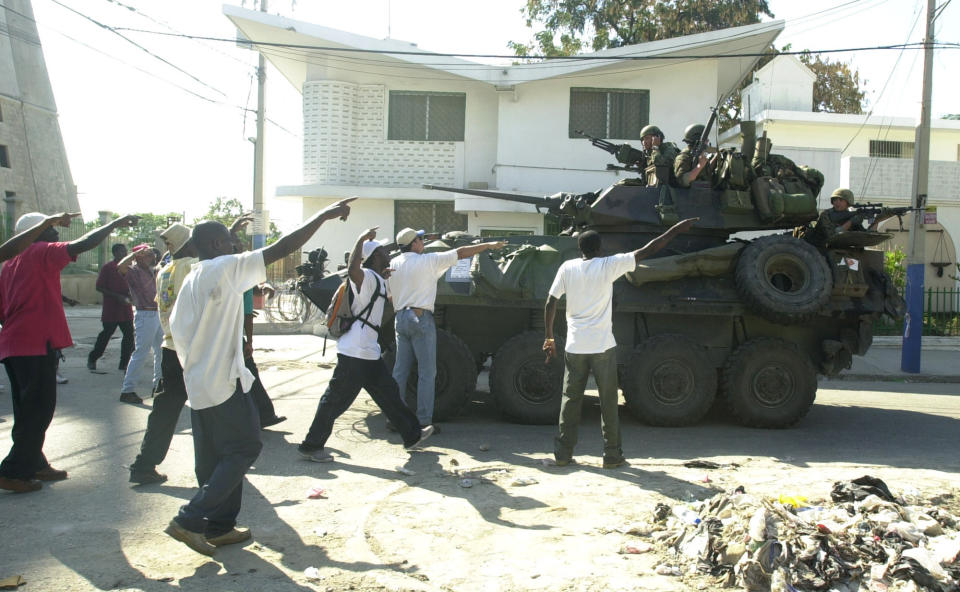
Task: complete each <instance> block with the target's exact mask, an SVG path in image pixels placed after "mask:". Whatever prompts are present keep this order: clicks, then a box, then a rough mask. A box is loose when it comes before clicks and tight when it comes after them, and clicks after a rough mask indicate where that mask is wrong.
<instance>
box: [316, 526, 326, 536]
mask: <svg viewBox="0 0 960 592" xmlns="http://www.w3.org/2000/svg"><path fill="white" fill-rule="evenodd" d="M313 534H315V535H317V536H318V537H325V536H327V529H326V528H323V527H322V526H318V527H316V528H314V529H313Z"/></svg>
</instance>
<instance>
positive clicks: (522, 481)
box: [510, 477, 539, 487]
mask: <svg viewBox="0 0 960 592" xmlns="http://www.w3.org/2000/svg"><path fill="white" fill-rule="evenodd" d="M534 483H539V481H537V480H536V479H534V478H533V477H520V478H518V479H514V480H513V483H511V484H510V485H513V486H515V487H523V486H525V485H533V484H534Z"/></svg>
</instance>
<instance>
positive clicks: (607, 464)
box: [603, 456, 630, 469]
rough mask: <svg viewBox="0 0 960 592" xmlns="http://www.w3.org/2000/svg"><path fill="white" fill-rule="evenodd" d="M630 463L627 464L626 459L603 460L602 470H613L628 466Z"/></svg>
mask: <svg viewBox="0 0 960 592" xmlns="http://www.w3.org/2000/svg"><path fill="white" fill-rule="evenodd" d="M629 465H630V463H628V462H627V459H625V458H623V457H622V456H621V457H620V458H613V459H606V458H605V459H603V468H605V469H615V468H617V467H625V466H629Z"/></svg>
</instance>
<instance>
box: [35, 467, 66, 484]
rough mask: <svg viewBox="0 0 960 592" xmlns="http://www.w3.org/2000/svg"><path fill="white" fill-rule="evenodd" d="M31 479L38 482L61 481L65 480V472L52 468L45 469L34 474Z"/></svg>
mask: <svg viewBox="0 0 960 592" xmlns="http://www.w3.org/2000/svg"><path fill="white" fill-rule="evenodd" d="M33 478H34V479H39V480H40V481H63V480H64V479H66V478H67V472H66V471H61V470H60V469H55V468H53V467H47V468H45V469H40V470H39V471H37V472H36V473H34V474H33Z"/></svg>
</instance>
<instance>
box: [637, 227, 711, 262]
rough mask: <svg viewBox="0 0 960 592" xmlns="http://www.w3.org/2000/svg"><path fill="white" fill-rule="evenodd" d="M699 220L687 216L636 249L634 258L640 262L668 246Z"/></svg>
mask: <svg viewBox="0 0 960 592" xmlns="http://www.w3.org/2000/svg"><path fill="white" fill-rule="evenodd" d="M699 220H700V218H687V219H686V220H681V221H679V222H677V223H676V224H674V225H673V226H671V227H670V228H669V229H668V230H667V231H666V232H664V233H663V234H661V235H660V236H658V237H657V238H655V239H653V240H652V241H650V242H648V243H647V244H645V245H644V246H642V247H640V248H639V249H637V250H636V251H634V252H633V258H634V259H635V260H636V261H637V263H639V262H640V260H641V259H646V258H647V257H649V256H650V255H653V254H654V253H656V252H657V251H659V250H660V249H662V248H664V247H665V246H667V245H668V244H669V243H670V241H672V240H673V238H674V237H675V236H677V235H678V234H680V233H681V232H686V231H687V229H688V228H690V227H691V226H693V225H694V224H695V223H696V222H698V221H699Z"/></svg>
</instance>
